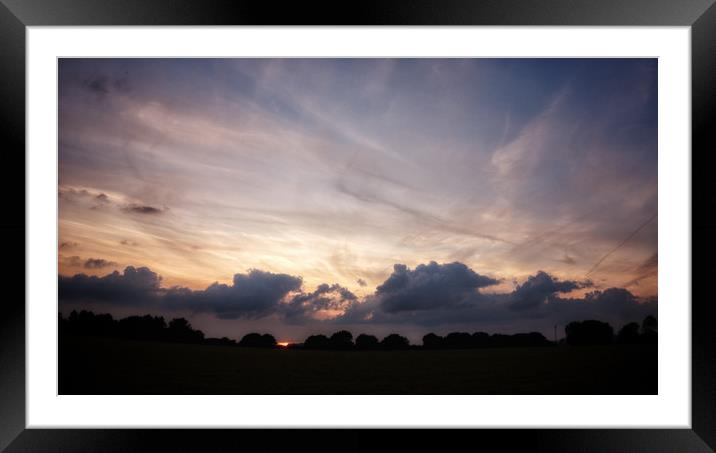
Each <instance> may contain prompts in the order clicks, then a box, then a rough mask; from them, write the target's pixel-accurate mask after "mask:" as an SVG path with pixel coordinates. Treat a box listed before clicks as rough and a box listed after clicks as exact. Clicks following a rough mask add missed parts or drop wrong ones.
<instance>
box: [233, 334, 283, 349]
mask: <svg viewBox="0 0 716 453" xmlns="http://www.w3.org/2000/svg"><path fill="white" fill-rule="evenodd" d="M239 346H243V347H247V348H273V347H275V346H276V339H275V338H274V337H273V336H272V335H269V334H263V335H261V334H260V333H256V332H252V333H247V334H246V335H244V336H243V338H241V341H239Z"/></svg>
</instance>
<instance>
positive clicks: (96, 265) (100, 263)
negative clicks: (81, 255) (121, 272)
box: [84, 258, 117, 269]
mask: <svg viewBox="0 0 716 453" xmlns="http://www.w3.org/2000/svg"><path fill="white" fill-rule="evenodd" d="M116 265H117V263H115V262H114V261H107V260H105V259H102V258H88V259H87V261H85V264H84V267H85V269H104V268H105V267H111V266H116Z"/></svg>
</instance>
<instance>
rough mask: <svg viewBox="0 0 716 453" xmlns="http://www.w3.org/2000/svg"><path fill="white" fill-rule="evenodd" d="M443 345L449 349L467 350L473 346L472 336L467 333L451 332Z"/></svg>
mask: <svg viewBox="0 0 716 453" xmlns="http://www.w3.org/2000/svg"><path fill="white" fill-rule="evenodd" d="M443 344H444V345H445V347H446V348H448V349H467V348H469V347H471V346H472V335H470V334H469V333H467V332H450V333H449V334H447V336H446V337H445V341H443Z"/></svg>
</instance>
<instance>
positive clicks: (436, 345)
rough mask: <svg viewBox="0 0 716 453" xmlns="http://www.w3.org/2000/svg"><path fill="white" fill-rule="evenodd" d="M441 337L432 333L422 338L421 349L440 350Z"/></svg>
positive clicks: (441, 345) (441, 344)
mask: <svg viewBox="0 0 716 453" xmlns="http://www.w3.org/2000/svg"><path fill="white" fill-rule="evenodd" d="M443 340H444V339H443V337H441V336H440V335H436V334H434V333H432V332H430V333H429V334H427V335H425V336H424V337H423V348H425V349H442V347H443V343H444V341H443Z"/></svg>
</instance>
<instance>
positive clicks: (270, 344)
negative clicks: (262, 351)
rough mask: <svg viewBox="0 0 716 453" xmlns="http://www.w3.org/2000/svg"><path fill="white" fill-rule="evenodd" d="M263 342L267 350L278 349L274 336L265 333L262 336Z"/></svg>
mask: <svg viewBox="0 0 716 453" xmlns="http://www.w3.org/2000/svg"><path fill="white" fill-rule="evenodd" d="M261 341H262V343H263V345H264V347H265V348H275V347H276V338H274V336H273V335H271V334H268V333H265V334H263V335H261Z"/></svg>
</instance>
